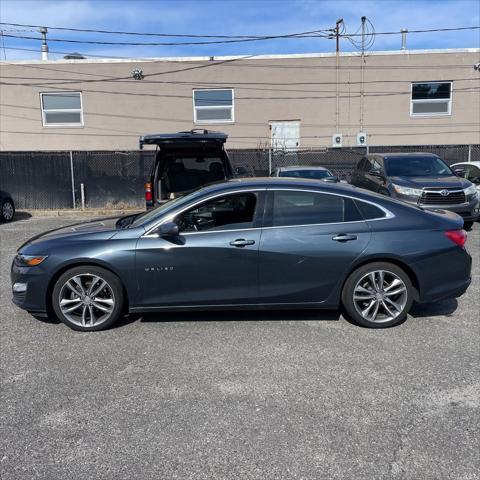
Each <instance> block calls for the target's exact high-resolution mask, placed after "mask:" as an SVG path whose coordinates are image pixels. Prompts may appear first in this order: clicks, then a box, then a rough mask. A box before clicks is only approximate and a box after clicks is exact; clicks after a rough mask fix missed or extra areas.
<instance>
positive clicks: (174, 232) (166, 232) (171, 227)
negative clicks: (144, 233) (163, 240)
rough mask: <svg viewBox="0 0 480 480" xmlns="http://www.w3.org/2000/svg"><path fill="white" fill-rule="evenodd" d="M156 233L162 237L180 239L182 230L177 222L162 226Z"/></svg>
mask: <svg viewBox="0 0 480 480" xmlns="http://www.w3.org/2000/svg"><path fill="white" fill-rule="evenodd" d="M156 233H158V235H159V236H160V237H178V235H180V229H179V228H178V225H177V224H176V223H175V222H167V223H164V224H162V225H160V226H159V227H158V228H157V230H156Z"/></svg>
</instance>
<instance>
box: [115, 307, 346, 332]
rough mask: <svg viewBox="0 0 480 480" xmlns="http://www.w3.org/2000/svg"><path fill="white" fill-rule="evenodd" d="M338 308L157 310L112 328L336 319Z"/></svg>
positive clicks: (118, 323) (132, 316)
mask: <svg viewBox="0 0 480 480" xmlns="http://www.w3.org/2000/svg"><path fill="white" fill-rule="evenodd" d="M339 318H340V312H339V311H338V310H222V311H218V310H208V311H195V312H193V311H192V312H155V313H142V314H130V315H127V316H125V317H123V318H122V319H121V320H120V321H118V322H117V323H116V324H115V325H113V326H112V328H121V327H123V326H125V325H128V324H130V323H133V322H138V321H140V322H146V323H154V322H159V323H160V322H161V323H173V322H202V321H205V322H271V321H275V322H278V321H313V320H322V321H336V320H338V319H339Z"/></svg>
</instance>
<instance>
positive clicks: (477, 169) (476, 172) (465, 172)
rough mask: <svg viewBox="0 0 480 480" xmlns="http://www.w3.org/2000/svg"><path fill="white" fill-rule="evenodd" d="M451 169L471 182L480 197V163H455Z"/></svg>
mask: <svg viewBox="0 0 480 480" xmlns="http://www.w3.org/2000/svg"><path fill="white" fill-rule="evenodd" d="M450 168H451V169H452V170H453V171H454V172H455V173H457V174H460V170H462V172H461V174H460V176H461V177H464V178H466V179H467V180H470V181H471V182H472V183H473V184H474V185H475V188H476V189H477V191H478V192H479V195H480V162H459V163H454V164H453V165H451V166H450Z"/></svg>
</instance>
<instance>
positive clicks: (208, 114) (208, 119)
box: [193, 89, 234, 123]
mask: <svg viewBox="0 0 480 480" xmlns="http://www.w3.org/2000/svg"><path fill="white" fill-rule="evenodd" d="M193 120H194V122H195V123H228V122H233V120H234V116H233V90H232V89H228V90H213V89H211V90H194V91H193Z"/></svg>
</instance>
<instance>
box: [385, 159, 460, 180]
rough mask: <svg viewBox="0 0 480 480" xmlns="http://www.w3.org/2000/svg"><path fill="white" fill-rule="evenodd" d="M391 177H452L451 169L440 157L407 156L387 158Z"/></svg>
mask: <svg viewBox="0 0 480 480" xmlns="http://www.w3.org/2000/svg"><path fill="white" fill-rule="evenodd" d="M385 173H386V174H387V176H389V177H450V176H452V175H453V173H452V171H451V170H450V167H449V166H448V165H447V164H446V163H445V162H444V161H443V160H441V159H440V158H439V157H433V156H425V157H418V156H405V157H390V158H385Z"/></svg>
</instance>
